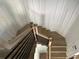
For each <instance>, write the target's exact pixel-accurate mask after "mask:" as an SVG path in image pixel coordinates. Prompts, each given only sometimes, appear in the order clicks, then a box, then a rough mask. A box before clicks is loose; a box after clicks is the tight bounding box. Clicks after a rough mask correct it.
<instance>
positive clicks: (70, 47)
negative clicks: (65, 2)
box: [66, 17, 79, 57]
mask: <svg viewBox="0 0 79 59" xmlns="http://www.w3.org/2000/svg"><path fill="white" fill-rule="evenodd" d="M66 41H67V56H68V57H71V56H73V55H74V54H75V53H77V52H79V17H77V19H76V21H75V22H74V24H73V25H72V26H71V28H70V29H69V32H68V33H67V35H66ZM75 46H76V48H77V49H75Z"/></svg>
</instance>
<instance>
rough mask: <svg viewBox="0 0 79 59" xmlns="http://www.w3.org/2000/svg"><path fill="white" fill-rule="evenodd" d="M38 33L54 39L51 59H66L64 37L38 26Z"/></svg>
mask: <svg viewBox="0 0 79 59" xmlns="http://www.w3.org/2000/svg"><path fill="white" fill-rule="evenodd" d="M38 32H39V33H40V34H42V35H44V36H47V37H52V44H51V52H50V55H51V59H66V42H65V38H64V37H63V36H61V35H60V34H58V33H57V32H55V31H54V32H51V31H50V30H47V29H46V28H43V27H41V26H38Z"/></svg>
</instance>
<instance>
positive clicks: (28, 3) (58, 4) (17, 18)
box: [0, 0, 79, 41]
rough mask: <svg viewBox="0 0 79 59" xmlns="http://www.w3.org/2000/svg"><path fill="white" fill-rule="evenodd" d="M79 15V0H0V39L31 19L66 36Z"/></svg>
mask: <svg viewBox="0 0 79 59" xmlns="http://www.w3.org/2000/svg"><path fill="white" fill-rule="evenodd" d="M78 16H79V0H0V40H2V41H5V40H6V41H7V40H10V39H12V37H14V36H15V34H16V32H17V31H18V30H19V29H20V28H21V27H23V26H24V25H25V24H27V23H29V22H30V21H32V22H34V23H37V24H38V25H40V26H43V27H45V28H47V29H49V30H51V31H57V32H59V33H60V34H62V35H63V36H65V35H66V33H67V32H68V29H69V28H70V26H71V25H72V23H73V22H74V21H75V20H76V18H78Z"/></svg>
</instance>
